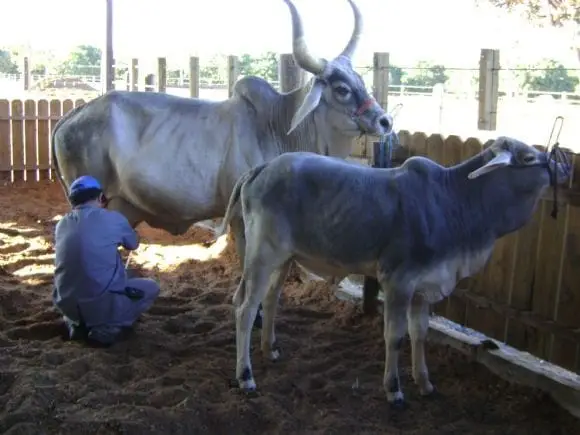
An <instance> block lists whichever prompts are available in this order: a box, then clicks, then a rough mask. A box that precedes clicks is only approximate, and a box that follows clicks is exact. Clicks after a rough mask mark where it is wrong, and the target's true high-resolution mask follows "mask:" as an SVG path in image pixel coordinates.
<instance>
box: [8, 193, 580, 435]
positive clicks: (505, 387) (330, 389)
mask: <svg viewBox="0 0 580 435" xmlns="http://www.w3.org/2000/svg"><path fill="white" fill-rule="evenodd" d="M67 210H68V207H67V205H66V203H65V200H64V196H63V194H62V191H61V190H60V187H59V186H58V185H57V184H54V183H45V184H41V185H39V186H38V187H34V188H27V187H19V188H10V187H1V188H0V213H1V216H2V218H1V220H0V265H1V268H0V433H3V434H57V433H58V434H116V433H119V434H121V433H123V434H138V435H143V434H153V433H154V434H196V433H200V434H201V433H205V434H242V433H244V434H259V433H268V434H275V433H285V434H288V433H301V434H302V433H304V434H306V433H308V434H314V433H325V434H333V433H336V434H346V433H366V434H375V433H376V434H379V433H380V434H395V433H404V434H452V433H453V434H467V433H469V434H492V433H493V434H495V433H497V434H578V433H580V422H579V421H578V420H575V419H574V418H573V417H571V416H570V415H569V414H567V413H566V412H565V411H563V410H561V409H560V408H559V407H558V406H557V405H556V404H554V403H553V402H552V401H551V400H550V399H549V398H548V397H546V396H545V395H543V394H542V393H540V392H538V391H533V390H531V389H528V388H523V387H518V386H512V385H509V384H508V383H506V382H504V381H502V380H500V379H498V378H497V377H495V376H494V375H493V374H491V373H489V372H488V371H487V370H486V369H485V368H483V367H481V366H479V365H477V364H475V363H470V362H468V361H467V360H466V358H464V357H463V356H461V355H460V354H458V353H456V352H455V351H453V350H451V349H447V348H444V347H440V346H436V345H429V347H428V363H429V367H430V370H431V373H432V377H433V380H434V382H435V383H436V385H437V387H438V389H439V391H440V393H441V397H438V398H434V399H430V400H427V399H422V398H420V397H419V396H418V392H417V389H416V388H415V386H414V384H413V383H412V381H411V378H410V358H409V345H408V342H407V343H406V344H405V346H404V349H405V350H404V352H403V355H402V360H401V366H400V367H401V371H402V382H403V388H404V391H405V393H406V396H407V398H408V401H409V408H408V409H406V410H404V411H398V412H394V411H391V410H390V409H389V407H388V406H387V403H386V398H385V396H384V393H383V390H382V375H383V367H384V366H383V364H384V342H383V338H382V319H381V318H380V317H379V316H377V318H373V319H368V318H364V317H362V316H361V313H360V308H359V307H356V306H354V305H352V304H350V303H348V302H340V301H338V300H337V299H336V298H335V297H334V295H333V294H331V292H330V290H329V288H328V287H327V286H326V285H325V284H324V283H308V284H300V283H299V282H298V281H297V280H296V279H295V278H292V277H289V279H288V282H287V284H286V287H285V291H284V294H283V296H282V300H281V308H280V311H279V316H278V318H277V320H278V321H277V332H278V339H279V342H280V345H281V346H282V352H283V358H282V360H281V361H279V362H277V363H275V364H274V363H269V362H265V361H263V360H262V358H261V356H260V353H259V352H258V350H259V335H258V334H257V333H255V334H254V338H253V350H254V353H253V361H254V373H255V376H256V380H257V383H258V387H259V389H260V394H259V395H258V397H254V398H248V397H245V396H243V395H240V394H239V393H238V392H237V391H236V390H234V389H230V387H229V381H230V379H232V378H233V376H234V369H235V341H234V337H235V335H234V334H235V329H234V323H233V310H232V304H231V296H232V294H233V291H234V289H235V286H236V284H237V281H238V278H239V267H238V264H237V258H236V256H235V254H233V250H232V248H231V247H229V246H226V247H225V249H224V246H225V243H222V244H221V245H220V243H216V244H214V245H212V246H211V247H210V248H207V247H204V245H203V242H204V241H207V240H209V238H210V235H209V234H208V233H207V232H205V231H204V230H201V229H191V230H190V231H189V232H188V233H187V234H186V235H184V236H181V237H172V236H169V235H168V234H166V233H163V232H161V231H158V230H154V229H151V228H148V227H142V228H140V234H141V235H142V245H141V247H140V248H139V250H138V252H137V253H136V255H135V256H134V257H133V258H132V261H133V265H134V266H135V267H136V268H137V269H139V270H140V273H141V274H142V275H145V276H150V277H154V278H156V279H158V280H159V281H160V282H161V286H162V292H161V296H160V298H159V299H158V301H157V302H156V304H155V305H154V306H153V308H152V309H151V311H150V312H149V313H148V314H146V315H144V316H143V319H142V321H140V322H139V323H138V324H137V326H136V331H135V333H134V334H133V335H132V336H131V337H130V338H129V339H128V340H127V341H125V342H122V343H119V344H117V345H115V346H113V347H111V348H109V349H93V348H88V347H84V346H82V345H80V344H76V343H69V342H66V341H64V340H63V339H62V337H63V333H64V329H63V326H62V324H61V321H60V319H59V317H58V316H57V314H56V313H55V312H54V311H53V310H52V307H51V301H50V295H51V291H52V270H53V269H52V264H53V261H54V254H53V245H52V235H53V231H54V225H55V222H56V221H57V219H58V215H62V214H63V213H65V212H66V211H67Z"/></svg>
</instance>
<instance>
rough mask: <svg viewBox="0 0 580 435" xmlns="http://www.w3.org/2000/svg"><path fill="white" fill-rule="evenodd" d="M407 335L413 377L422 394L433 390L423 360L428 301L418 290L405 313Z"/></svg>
mask: <svg viewBox="0 0 580 435" xmlns="http://www.w3.org/2000/svg"><path fill="white" fill-rule="evenodd" d="M407 320H408V325H409V337H410V338H411V359H412V361H413V379H414V380H415V383H416V384H417V386H418V387H419V392H420V393H421V395H422V396H427V395H430V394H431V393H432V392H433V385H432V384H431V382H430V381H429V371H428V369H427V363H426V362H425V340H426V338H427V331H428V329H429V303H428V302H427V301H426V300H425V298H424V297H423V296H422V295H421V294H420V293H418V292H416V293H415V294H414V295H413V298H412V299H411V304H410V306H409V310H408V313H407Z"/></svg>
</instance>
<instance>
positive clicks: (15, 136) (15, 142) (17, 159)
mask: <svg viewBox="0 0 580 435" xmlns="http://www.w3.org/2000/svg"><path fill="white" fill-rule="evenodd" d="M23 116H24V107H23V104H22V101H21V100H12V168H13V171H14V178H13V181H23V180H24V122H23V121H22V117H23Z"/></svg>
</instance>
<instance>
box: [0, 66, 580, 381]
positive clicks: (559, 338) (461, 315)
mask: <svg viewBox="0 0 580 435" xmlns="http://www.w3.org/2000/svg"><path fill="white" fill-rule="evenodd" d="M234 64H235V63H234V62H232V65H234ZM160 65H163V62H161V63H160ZM158 76H159V77H163V72H162V71H161V70H160V72H159V74H158ZM235 77H237V76H236V75H235V74H234V73H232V80H231V81H230V90H231V86H233V83H234V82H235V80H234V78H235ZM381 77H383V78H384V77H385V69H381V68H379V69H377V71H375V74H374V78H375V79H380V78H381ZM133 84H134V83H133ZM132 86H133V85H132V84H131V83H129V85H128V88H129V89H134V88H132ZM150 90H153V89H150ZM154 90H156V91H161V92H163V91H164V90H165V86H164V85H163V81H161V82H160V81H159V80H158V82H157V85H156V86H155V87H154ZM192 92H193V91H192ZM374 93H375V97H376V98H377V100H379V102H381V103H382V104H383V105H384V106H386V101H387V98H388V90H387V91H385V89H384V87H381V85H380V82H377V83H376V84H375V86H374ZM389 101H390V100H389ZM84 103H85V100H82V99H77V100H72V99H66V100H62V101H61V100H58V99H53V100H45V99H39V100H33V99H28V100H24V101H22V100H10V101H9V100H0V180H3V181H4V183H5V185H9V184H12V183H14V184H16V185H21V184H23V183H24V184H26V185H29V184H30V185H32V186H33V185H36V184H38V183H40V185H43V183H44V182H45V181H48V182H50V181H51V180H52V181H54V180H55V174H54V172H53V169H52V163H51V160H50V152H49V145H50V134H51V131H52V129H53V128H54V125H55V124H56V122H57V121H58V120H59V119H60V118H61V117H62V116H63V115H64V114H66V113H67V112H69V111H70V110H72V109H73V108H74V107H78V106H80V105H82V104H84ZM488 109H489V111H494V110H495V109H494V107H493V104H492V105H491V106H490V107H488ZM474 110H475V108H474ZM475 115H476V114H475V113H474V114H473V116H474V119H475ZM548 121H549V122H548V123H547V125H546V127H547V129H549V127H551V122H552V119H549V120H548ZM395 128H396V124H395ZM547 133H549V130H547ZM398 134H399V139H400V143H401V145H402V149H401V150H399V151H398V152H397V153H396V155H395V159H394V162H395V164H400V163H401V162H402V161H404V159H406V158H408V157H409V156H412V155H423V156H427V157H429V158H432V159H434V160H435V161H437V162H439V163H441V164H443V165H445V166H450V165H453V164H456V163H459V162H461V161H463V160H465V159H467V158H469V157H470V156H472V155H474V154H476V153H478V152H479V151H480V150H481V149H482V147H485V146H488V145H489V144H490V143H491V140H487V141H481V140H480V139H477V138H461V137H459V136H453V135H450V136H446V137H445V136H441V135H439V134H433V135H428V134H425V133H422V132H414V131H407V130H403V131H399V132H398ZM546 136H547V135H546ZM378 139H379V138H376V137H365V138H362V139H361V140H358V141H356V143H355V146H354V148H353V153H352V157H353V158H354V159H356V160H358V161H362V162H364V163H367V164H370V163H371V154H372V148H373V142H374V141H377V140H378ZM538 146H540V144H538ZM562 146H563V147H566V148H572V145H569V144H567V143H562ZM570 158H571V160H572V162H573V163H574V174H573V176H572V178H571V180H570V183H569V185H568V186H564V187H563V188H561V189H560V191H559V194H560V197H559V198H560V199H559V201H560V203H561V206H560V209H559V215H558V218H557V219H556V220H554V219H553V218H552V217H550V213H551V211H552V204H553V198H552V196H551V195H552V192H551V191H547V192H546V195H545V196H544V198H543V199H542V200H541V202H540V205H539V208H538V210H537V212H536V214H535V216H534V218H533V220H532V221H531V222H530V223H529V224H528V225H527V226H526V227H525V228H523V229H522V230H520V231H518V232H517V233H514V234H512V235H509V236H507V237H505V238H503V239H501V240H500V241H498V243H497V245H496V248H495V250H494V254H493V257H492V258H491V260H490V262H489V263H488V265H487V267H486V268H485V270H484V271H483V272H481V273H480V274H478V275H477V276H475V277H472V278H470V279H467V280H464V281H462V282H461V283H460V284H459V285H458V287H457V289H456V290H455V291H454V293H453V295H452V296H451V297H450V298H449V299H447V300H444V301H443V302H441V303H440V304H438V305H437V306H435V307H434V310H435V312H436V313H437V314H440V315H442V316H445V317H447V318H449V319H450V320H453V321H455V322H458V323H460V324H462V325H465V326H468V327H471V328H473V329H475V330H478V331H481V332H483V333H485V334H486V335H488V336H490V337H493V338H495V339H497V340H500V341H504V342H506V343H507V344H509V345H511V346H514V347H516V348H517V349H520V350H523V351H528V352H530V353H531V354H533V355H536V356H537V357H539V358H542V359H545V360H548V361H551V362H553V363H555V364H558V365H560V366H562V367H564V368H566V369H569V370H571V371H573V372H576V373H580V316H578V313H580V285H579V283H580V271H576V269H577V268H575V262H577V261H578V260H577V257H578V256H580V224H576V222H580V215H579V213H578V206H579V205H580V197H579V196H578V195H579V193H580V184H579V181H578V177H579V176H580V173H579V171H580V167H579V166H580V164H579V162H578V156H577V155H576V154H573V153H570ZM575 276H576V278H574V277H575Z"/></svg>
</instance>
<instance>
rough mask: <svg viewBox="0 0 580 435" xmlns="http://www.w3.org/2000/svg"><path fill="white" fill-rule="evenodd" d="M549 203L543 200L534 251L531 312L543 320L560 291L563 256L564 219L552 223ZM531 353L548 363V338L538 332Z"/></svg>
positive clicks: (550, 202)
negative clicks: (534, 265)
mask: <svg viewBox="0 0 580 435" xmlns="http://www.w3.org/2000/svg"><path fill="white" fill-rule="evenodd" d="M551 212H552V201H548V200H542V207H541V208H540V213H541V224H540V231H539V241H538V247H537V251H536V268H535V279H534V285H533V293H532V309H533V310H534V311H535V312H537V313H538V314H539V315H541V316H543V317H548V318H550V317H552V316H553V313H554V309H555V303H556V300H557V298H558V293H559V291H560V286H559V283H560V275H561V264H562V256H563V255H564V253H563V250H564V235H565V232H566V219H565V217H564V216H562V215H559V216H558V219H557V220H554V219H553V218H552V217H551V216H550V213H551ZM530 345H531V349H530V350H531V352H532V353H533V354H534V355H537V356H538V357H540V358H543V359H546V360H548V361H550V360H551V355H550V350H551V349H550V348H551V336H550V334H545V333H541V332H538V335H537V339H536V341H535V343H530Z"/></svg>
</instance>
